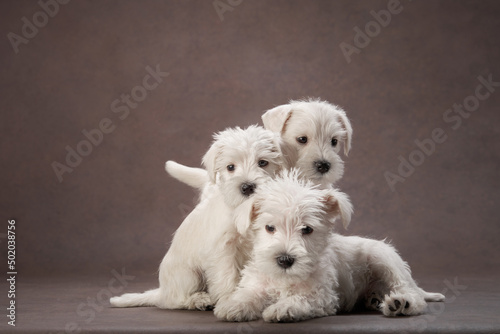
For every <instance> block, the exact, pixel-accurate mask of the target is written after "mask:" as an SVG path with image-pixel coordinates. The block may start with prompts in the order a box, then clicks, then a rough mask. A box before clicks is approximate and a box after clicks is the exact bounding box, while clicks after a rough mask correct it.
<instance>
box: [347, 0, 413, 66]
mask: <svg viewBox="0 0 500 334" xmlns="http://www.w3.org/2000/svg"><path fill="white" fill-rule="evenodd" d="M409 1H411V0H409ZM402 11H403V5H401V3H400V2H399V0H389V1H388V2H387V9H381V10H379V11H378V12H376V11H374V10H371V11H370V15H371V16H372V17H373V20H371V21H368V22H367V23H366V24H365V27H364V31H363V30H361V28H359V27H358V26H356V27H354V29H353V30H354V33H355V34H354V38H353V44H354V45H353V44H349V43H346V42H342V43H340V44H339V47H340V50H341V51H342V54H343V55H344V58H345V60H346V61H347V63H348V64H350V63H351V61H352V59H351V56H352V55H353V54H354V53H355V54H359V53H361V50H362V49H364V48H366V47H367V46H368V45H370V43H371V41H372V39H374V38H375V37H377V36H378V35H379V34H380V33H381V31H382V28H386V27H387V26H388V25H389V24H390V23H391V20H392V17H393V16H394V15H398V14H400V13H401V12H402Z"/></svg>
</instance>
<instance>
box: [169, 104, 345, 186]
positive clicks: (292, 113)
mask: <svg viewBox="0 0 500 334" xmlns="http://www.w3.org/2000/svg"><path fill="white" fill-rule="evenodd" d="M262 121H263V123H264V127H265V128H266V129H268V130H271V131H273V132H276V133H278V134H279V135H280V136H281V138H282V147H281V150H282V152H283V155H284V166H283V167H284V168H287V169H289V168H293V167H298V168H300V169H301V171H302V174H303V175H302V176H303V177H305V178H306V179H308V180H311V181H313V182H314V183H315V184H318V185H320V186H321V187H323V188H330V187H331V186H332V185H333V184H334V183H335V182H337V181H338V180H339V179H340V178H341V177H342V175H343V174H344V162H343V161H342V159H341V157H340V155H339V152H340V147H341V145H343V146H344V154H345V155H347V154H348V153H349V150H350V149H351V141H352V127H351V123H350V122H349V119H348V118H347V116H346V113H345V111H344V110H342V108H340V107H338V106H335V105H333V104H330V103H328V102H326V101H321V100H319V99H307V100H300V101H290V103H288V104H284V105H281V106H278V107H276V108H273V109H270V110H268V111H266V112H265V113H264V115H262ZM300 137H307V142H306V143H299V142H298V141H297V139H298V138H300ZM332 139H336V140H337V142H338V143H337V145H336V146H333V145H332ZM317 162H324V163H327V164H329V165H330V168H329V170H328V172H326V173H320V172H318V170H317V168H316V165H315V163H317ZM167 172H168V173H170V175H172V176H174V177H175V178H176V179H178V180H179V181H181V182H184V183H186V184H188V185H190V186H191V187H195V188H199V189H203V187H204V186H205V183H206V182H207V179H208V177H207V176H206V175H205V176H204V173H206V172H204V171H203V170H202V169H200V168H190V167H186V166H183V165H180V164H177V163H174V162H171V161H169V162H168V163H167Z"/></svg>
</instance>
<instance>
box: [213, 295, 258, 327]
mask: <svg viewBox="0 0 500 334" xmlns="http://www.w3.org/2000/svg"><path fill="white" fill-rule="evenodd" d="M214 315H215V316H216V317H217V318H218V319H220V320H224V321H236V322H241V321H252V320H256V319H259V318H260V312H258V311H257V310H255V308H253V307H252V305H251V304H249V303H243V302H239V301H235V300H233V299H221V300H219V302H217V305H216V306H215V309H214Z"/></svg>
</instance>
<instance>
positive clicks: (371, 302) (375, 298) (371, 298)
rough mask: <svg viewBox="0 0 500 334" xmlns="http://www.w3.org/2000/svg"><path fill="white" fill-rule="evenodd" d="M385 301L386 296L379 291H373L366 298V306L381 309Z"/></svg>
mask: <svg viewBox="0 0 500 334" xmlns="http://www.w3.org/2000/svg"><path fill="white" fill-rule="evenodd" d="M383 301H384V296H382V295H380V294H379V293H377V292H372V293H371V294H369V295H368V296H366V299H365V307H366V308H367V309H371V310H379V309H380V307H381V305H382V303H383Z"/></svg>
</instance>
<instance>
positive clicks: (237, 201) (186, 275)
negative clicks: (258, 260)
mask: <svg viewBox="0 0 500 334" xmlns="http://www.w3.org/2000/svg"><path fill="white" fill-rule="evenodd" d="M214 139H215V141H214V143H213V144H212V146H211V147H210V149H209V150H208V152H207V153H206V154H205V156H204V157H203V164H204V166H205V168H206V171H207V172H208V174H207V175H208V176H209V180H210V181H209V182H207V183H206V184H205V188H204V190H203V195H202V199H201V200H200V203H199V204H198V205H197V206H196V207H195V209H194V210H193V211H192V212H191V213H190V214H189V215H188V216H187V217H186V219H185V220H184V221H183V222H182V224H181V226H180V227H179V228H178V229H177V231H176V233H175V236H174V238H173V241H172V244H171V246H170V249H169V250H168V252H167V254H166V255H165V257H164V259H163V261H162V263H161V265H160V272H159V283H160V287H159V288H157V289H153V290H149V291H146V292H144V293H129V294H124V295H122V296H120V297H113V298H111V300H110V302H111V304H112V305H113V306H117V307H131V306H157V307H159V308H167V309H200V310H205V309H208V308H210V307H211V306H212V305H214V304H215V303H216V302H217V300H218V299H220V298H221V297H223V296H225V295H227V294H229V293H231V292H232V291H233V290H234V289H235V287H236V285H237V283H238V281H239V278H240V271H241V269H242V267H243V265H244V264H245V262H246V260H247V258H248V255H249V250H250V249H248V248H249V247H251V244H250V243H248V242H245V241H244V240H245V232H246V230H247V228H248V226H247V225H245V224H248V223H249V221H248V219H241V218H240V217H239V216H238V210H239V208H240V207H245V203H246V202H248V203H249V205H251V202H250V201H247V200H248V198H249V197H250V196H252V194H253V193H254V192H255V191H258V190H259V188H260V187H261V186H262V184H264V183H265V182H266V181H268V180H270V179H271V178H272V177H274V175H275V173H276V172H277V171H278V170H279V169H280V166H282V164H283V162H282V156H281V152H280V144H279V137H277V136H276V135H275V134H274V133H273V132H271V131H268V130H265V129H264V128H261V127H258V126H250V127H249V128H247V129H246V130H242V129H240V128H234V129H227V130H225V131H223V132H220V133H218V134H217V135H215V136H214ZM245 212H248V209H246V211H245ZM240 223H242V224H240ZM207 286H208V290H207Z"/></svg>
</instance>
